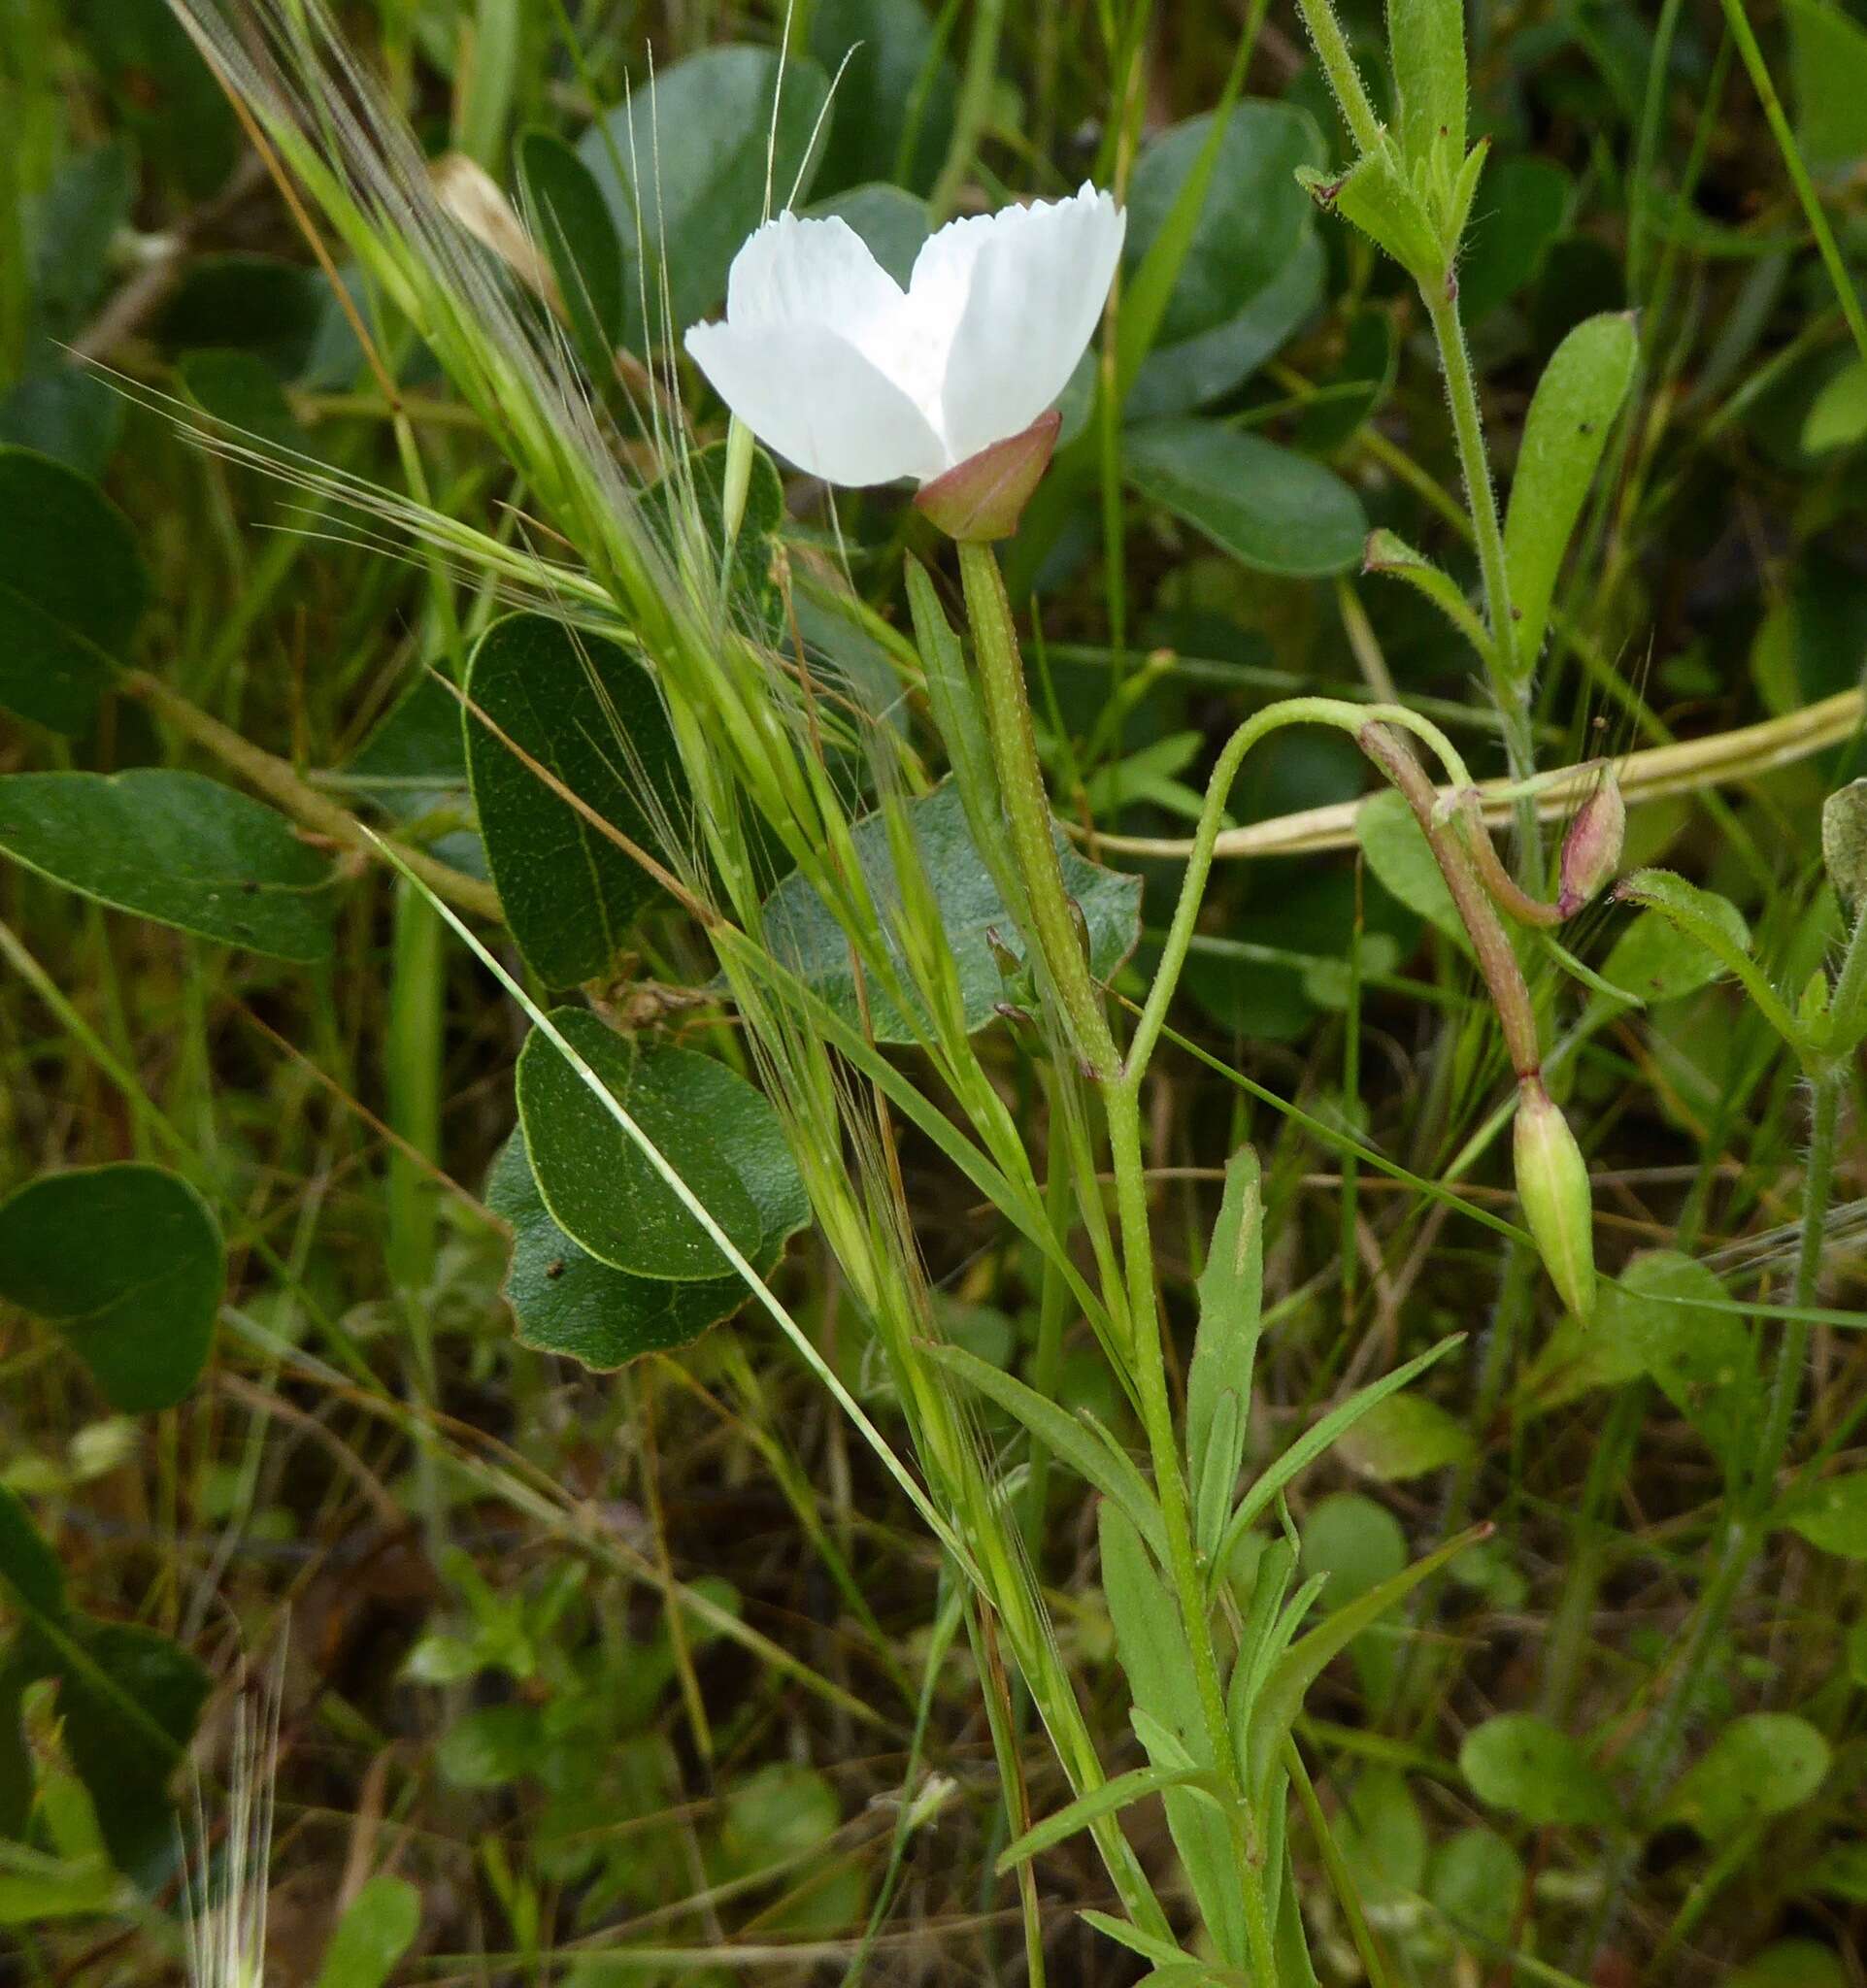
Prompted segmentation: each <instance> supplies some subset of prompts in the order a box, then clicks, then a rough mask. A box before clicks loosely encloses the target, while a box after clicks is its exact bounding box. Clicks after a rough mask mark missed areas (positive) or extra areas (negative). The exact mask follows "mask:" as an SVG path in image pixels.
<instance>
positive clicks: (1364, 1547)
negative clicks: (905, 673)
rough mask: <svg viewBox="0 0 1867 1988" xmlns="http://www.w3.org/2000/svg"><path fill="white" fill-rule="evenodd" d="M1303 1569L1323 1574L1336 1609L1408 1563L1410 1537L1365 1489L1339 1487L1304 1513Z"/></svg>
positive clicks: (1328, 1598) (1328, 1596)
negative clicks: (1339, 1489) (1367, 1494)
mask: <svg viewBox="0 0 1867 1988" xmlns="http://www.w3.org/2000/svg"><path fill="white" fill-rule="evenodd" d="M1302 1541H1303V1570H1304V1572H1305V1573H1306V1574H1323V1575H1325V1576H1326V1577H1327V1580H1328V1585H1327V1586H1326V1587H1325V1588H1324V1589H1323V1590H1322V1597H1323V1600H1324V1602H1326V1603H1327V1605H1328V1606H1329V1607H1331V1608H1343V1607H1347V1606H1348V1605H1349V1604H1350V1602H1358V1601H1359V1600H1360V1599H1361V1597H1362V1596H1363V1595H1365V1594H1367V1593H1368V1592H1369V1590H1370V1589H1372V1588H1377V1587H1379V1586H1380V1585H1381V1583H1382V1582H1383V1581H1385V1580H1392V1579H1393V1578H1394V1576H1395V1575H1396V1574H1399V1573H1400V1571H1401V1569H1402V1568H1404V1567H1405V1566H1406V1565H1407V1536H1406V1534H1405V1533H1403V1532H1402V1531H1401V1529H1400V1521H1399V1520H1398V1519H1397V1518H1395V1517H1394V1515H1393V1513H1392V1512H1391V1511H1389V1510H1388V1509H1387V1508H1386V1507H1385V1506H1384V1505H1380V1504H1377V1503H1376V1501H1375V1500H1374V1499H1372V1498H1369V1497H1366V1496H1365V1495H1364V1494H1363V1493H1361V1492H1359V1491H1335V1492H1331V1493H1330V1495H1329V1496H1328V1497H1327V1498H1322V1499H1318V1500H1317V1503H1316V1504H1315V1505H1314V1506H1312V1507H1311V1508H1310V1509H1309V1511H1308V1512H1306V1513H1305V1514H1304V1519H1303V1530H1302Z"/></svg>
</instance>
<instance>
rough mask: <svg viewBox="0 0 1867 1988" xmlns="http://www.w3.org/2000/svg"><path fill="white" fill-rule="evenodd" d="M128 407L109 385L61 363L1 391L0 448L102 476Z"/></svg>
mask: <svg viewBox="0 0 1867 1988" xmlns="http://www.w3.org/2000/svg"><path fill="white" fill-rule="evenodd" d="M127 405H128V403H127V402H126V401H125V400H124V398H123V396H122V395H121V394H120V393H118V392H117V389H116V388H115V387H114V386H112V385H111V383H110V382H109V381H107V380H102V379H99V377H98V376H97V375H96V374H95V373H91V372H88V371H86V370H85V369H84V368H83V367H82V366H71V365H67V364H65V363H64V361H63V360H62V359H61V360H60V361H59V363H58V364H57V365H55V366H54V365H48V366H44V367H42V368H41V369H40V370H39V371H38V372H36V373H28V374H27V375H26V377H25V378H24V379H23V380H20V381H15V383H14V384H13V385H12V386H11V387H9V388H8V389H7V390H6V392H5V393H0V445H4V446H7V447H17V448H27V449H31V450H32V451H33V452H34V453H35V454H38V455H45V456H50V458H51V460H52V461H53V462H56V463H60V464H62V465H63V466H64V467H65V468H66V469H69V470H74V471H76V472H77V474H78V475H79V476H81V477H101V476H102V475H103V474H104V469H105V466H106V465H107V464H108V463H109V461H110V459H111V457H112V455H113V454H114V453H115V452H116V449H117V443H118V442H119V441H121V439H122V435H123V413H124V409H125V408H126V406H127Z"/></svg>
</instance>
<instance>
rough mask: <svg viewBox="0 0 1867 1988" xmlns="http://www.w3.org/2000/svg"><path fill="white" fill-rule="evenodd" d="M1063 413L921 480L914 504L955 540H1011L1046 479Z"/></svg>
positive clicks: (1052, 413)
mask: <svg viewBox="0 0 1867 1988" xmlns="http://www.w3.org/2000/svg"><path fill="white" fill-rule="evenodd" d="M1062 425H1063V416H1062V415H1061V414H1059V413H1058V412H1057V411H1056V410H1055V409H1054V408H1052V409H1051V410H1050V413H1049V414H1039V415H1038V417H1037V419H1036V420H1034V421H1033V422H1032V423H1031V425H1030V426H1029V427H1028V428H1026V429H1025V430H1024V431H1023V433H1022V434H1019V435H1010V436H1007V437H1006V439H1005V440H1004V441H1003V442H994V443H993V444H992V445H991V447H989V448H982V449H981V450H980V451H979V453H978V454H977V455H969V456H968V457H967V458H966V460H965V461H964V462H962V463H958V464H956V465H955V466H954V467H953V468H951V469H950V470H947V471H944V472H943V473H942V474H941V475H940V476H937V477H935V478H934V480H932V481H931V482H929V483H922V484H921V486H920V490H919V494H918V495H917V497H916V498H915V500H914V501H915V503H916V504H917V506H918V508H919V509H920V510H922V511H924V512H925V513H926V514H927V515H928V516H929V517H930V518H932V519H933V521H934V523H935V524H937V525H938V526H939V527H940V529H941V530H942V531H943V532H945V533H946V534H947V536H948V537H949V538H950V539H958V540H960V541H961V542H962V543H972V544H982V543H984V542H985V541H988V540H991V539H1009V538H1010V537H1011V535H1012V534H1013V533H1014V532H1015V531H1017V521H1018V519H1019V518H1020V517H1022V516H1023V515H1024V507H1025V505H1026V504H1028V503H1029V502H1030V501H1031V492H1032V491H1033V490H1035V489H1036V488H1037V486H1038V484H1039V483H1040V482H1042V481H1043V480H1044V472H1045V471H1046V470H1047V469H1049V468H1050V456H1051V453H1052V452H1053V451H1054V449H1055V447H1056V431H1057V430H1058V429H1059V428H1060V427H1062Z"/></svg>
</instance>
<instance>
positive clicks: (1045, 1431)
mask: <svg viewBox="0 0 1867 1988" xmlns="http://www.w3.org/2000/svg"><path fill="white" fill-rule="evenodd" d="M925 1350H926V1354H927V1357H928V1358H929V1359H931V1360H932V1361H934V1362H935V1364H936V1365H938V1366H941V1367H944V1368H945V1369H946V1370H947V1372H948V1373H949V1374H953V1375H958V1377H959V1378H960V1379H961V1380H963V1381H965V1382H966V1383H967V1384H968V1385H969V1386H971V1387H975V1388H977V1389H978V1390H979V1392H980V1393H981V1394H983V1395H984V1396H985V1398H986V1399H987V1400H988V1401H994V1402H996V1403H997V1404H998V1406H999V1407H1000V1408H1004V1409H1005V1410H1006V1411H1007V1413H1009V1414H1013V1415H1016V1416H1017V1419H1018V1420H1019V1421H1020V1422H1022V1423H1023V1425H1024V1426H1025V1428H1027V1429H1028V1430H1029V1431H1030V1432H1031V1434H1032V1435H1033V1436H1035V1437H1036V1438H1037V1440H1038V1441H1040V1442H1042V1443H1044V1444H1045V1445H1046V1446H1047V1447H1048V1448H1049V1449H1050V1450H1051V1451H1053V1452H1054V1453H1055V1454H1056V1455H1057V1456H1059V1457H1061V1458H1062V1460H1063V1461H1064V1462H1065V1463H1066V1464H1068V1465H1069V1467H1070V1468H1071V1469H1072V1470H1073V1471H1074V1472H1075V1473H1076V1474H1077V1475H1078V1476H1079V1477H1081V1478H1082V1479H1083V1480H1084V1483H1085V1484H1088V1485H1090V1486H1091V1487H1092V1488H1093V1489H1095V1490H1097V1491H1099V1492H1101V1494H1102V1495H1103V1497H1104V1498H1111V1499H1113V1500H1114V1501H1115V1502H1116V1504H1117V1505H1118V1506H1119V1507H1120V1508H1121V1509H1122V1511H1123V1512H1124V1513H1125V1514H1126V1515H1127V1517H1128V1519H1129V1520H1130V1522H1131V1523H1132V1524H1133V1525H1134V1527H1135V1529H1136V1531H1137V1532H1139V1533H1140V1535H1141V1536H1142V1538H1143V1539H1144V1540H1146V1541H1147V1542H1148V1544H1149V1545H1150V1547H1151V1548H1152V1549H1153V1552H1154V1556H1155V1558H1156V1559H1158V1560H1161V1561H1163V1562H1164V1561H1165V1559H1166V1557H1167V1531H1166V1527H1165V1525H1164V1523H1163V1522H1162V1519H1161V1516H1160V1508H1159V1506H1158V1505H1157V1504H1155V1502H1154V1496H1153V1493H1152V1492H1151V1491H1150V1489H1149V1488H1148V1482H1147V1479H1146V1478H1145V1477H1143V1476H1142V1474H1141V1473H1140V1471H1139V1470H1138V1469H1137V1468H1136V1467H1135V1465H1134V1464H1133V1462H1132V1461H1131V1460H1130V1459H1129V1458H1128V1457H1127V1455H1126V1454H1125V1453H1124V1452H1122V1451H1121V1450H1119V1449H1117V1447H1116V1446H1115V1444H1114V1443H1113V1442H1112V1441H1109V1440H1108V1439H1106V1438H1105V1437H1103V1436H1101V1435H1099V1434H1097V1432H1096V1431H1095V1430H1093V1429H1090V1428H1088V1427H1086V1426H1085V1425H1084V1423H1082V1422H1080V1421H1078V1419H1077V1418H1076V1417H1075V1416H1074V1415H1072V1414H1071V1413H1070V1412H1069V1411H1068V1409H1066V1408H1059V1407H1058V1406H1057V1405H1056V1404H1055V1403H1054V1402H1052V1401H1049V1400H1047V1399H1046V1398H1045V1397H1044V1396H1043V1395H1041V1394H1039V1393H1038V1392H1037V1390H1036V1389H1035V1388H1033V1387H1026V1386H1025V1384H1024V1383H1023V1381H1021V1380H1019V1379H1018V1378H1017V1375H1012V1374H1007V1373H1006V1372H1005V1371H1004V1370H1003V1369H1002V1368H998V1367H994V1366H993V1365H992V1364H991V1363H990V1361H988V1360H982V1359H981V1358H979V1356H978V1355H977V1354H975V1353H970V1352H968V1351H967V1350H966V1348H965V1347H964V1346H955V1345H946V1344H938V1343H935V1344H930V1345H928V1346H927V1347H926V1349H925Z"/></svg>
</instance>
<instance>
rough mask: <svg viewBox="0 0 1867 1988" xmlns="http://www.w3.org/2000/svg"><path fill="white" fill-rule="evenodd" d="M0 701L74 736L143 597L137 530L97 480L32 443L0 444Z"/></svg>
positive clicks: (131, 630)
mask: <svg viewBox="0 0 1867 1988" xmlns="http://www.w3.org/2000/svg"><path fill="white" fill-rule="evenodd" d="M0 518H5V520H6V529H5V531H3V532H0V706H3V707H4V708H5V709H6V710H8V711H11V712H16V713H17V715H18V716H20V717H22V718H31V719H33V720H34V722H35V723H38V724H42V725H45V726H47V727H49V728H50V730H51V731H54V732H62V733H65V734H66V735H67V736H76V735H77V734H78V733H80V732H83V731H84V730H85V729H86V727H87V726H88V725H89V724H90V721H91V719H92V717H93V716H94V715H95V714H96V711H97V701H98V699H99V698H100V697H101V696H102V695H103V693H104V690H105V688H106V687H107V685H108V684H109V682H110V679H111V673H112V666H113V665H114V664H116V663H117V662H119V661H121V660H122V658H123V656H124V654H125V653H126V651H127V650H128V648H129V644H130V638H131V636H133V635H134V634H135V632H136V624H137V623H138V621H140V620H141V619H142V617H143V609H144V607H145V605H146V604H147V602H148V599H149V576H148V575H147V574H146V573H145V571H144V569H143V560H142V556H141V554H140V553H139V552H138V551H137V549H136V539H135V535H134V534H133V533H132V532H131V530H130V527H129V523H128V521H127V520H126V519H125V518H124V516H123V514H122V513H121V512H120V511H118V510H117V507H116V506H115V505H114V504H113V503H111V501H110V500H109V499H108V498H107V497H106V496H105V495H104V494H103V492H102V491H100V490H99V489H98V488H97V487H96V485H95V484H93V483H91V482H89V481H87V480H85V479H84V478H83V477H81V476H80V475H79V474H78V473H77V471H76V470H70V469H67V468H66V467H65V465H64V464H63V463H60V462H53V461H52V459H51V458H50V456H46V455H38V454H35V453H34V451H33V450H31V449H30V448H0Z"/></svg>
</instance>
